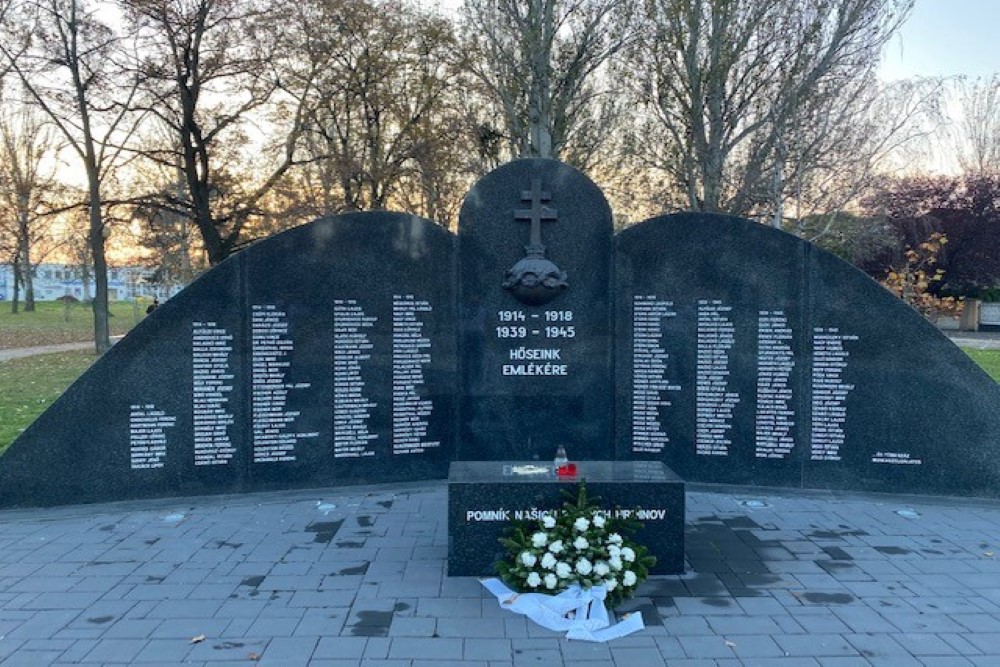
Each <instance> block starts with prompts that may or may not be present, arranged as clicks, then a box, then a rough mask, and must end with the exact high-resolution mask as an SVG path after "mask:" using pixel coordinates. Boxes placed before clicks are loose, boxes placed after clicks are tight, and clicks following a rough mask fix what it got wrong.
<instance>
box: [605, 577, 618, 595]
mask: <svg viewBox="0 0 1000 667" xmlns="http://www.w3.org/2000/svg"><path fill="white" fill-rule="evenodd" d="M617 586H618V582H617V581H615V580H614V578H611V579H608V580H607V581H605V582H604V588H605V589H607V591H608V592H609V593H610V592H611V591H613V590H615V588H617Z"/></svg>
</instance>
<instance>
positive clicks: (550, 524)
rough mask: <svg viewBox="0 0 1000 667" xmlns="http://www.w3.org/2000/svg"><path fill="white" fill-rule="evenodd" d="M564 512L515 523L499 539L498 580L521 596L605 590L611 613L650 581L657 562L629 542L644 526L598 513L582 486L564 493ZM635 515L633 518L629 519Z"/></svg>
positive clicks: (641, 547) (582, 483) (638, 545)
mask: <svg viewBox="0 0 1000 667" xmlns="http://www.w3.org/2000/svg"><path fill="white" fill-rule="evenodd" d="M563 494H564V495H566V496H567V498H568V499H567V501H566V502H564V503H563V506H562V509H559V510H555V511H552V512H548V513H545V514H543V515H542V517H541V518H540V519H538V520H529V521H514V522H512V525H511V526H509V527H508V528H507V529H506V532H507V534H508V537H502V538H500V542H501V544H503V545H504V546H505V547H507V551H508V559H506V560H503V561H500V562H499V563H497V566H496V570H497V574H498V575H499V577H500V579H501V580H502V581H503V582H504V583H505V584H507V585H508V586H510V587H511V588H512V589H514V590H516V591H518V592H521V593H551V594H553V595H555V594H558V593H560V592H561V591H564V590H566V589H567V588H569V587H570V586H572V585H573V584H578V585H579V586H580V587H581V588H583V589H588V588H591V587H592V586H600V585H604V586H605V587H606V590H607V593H608V595H607V602H608V606H609V608H614V607H615V606H616V605H618V604H619V603H620V602H621V601H622V600H624V599H625V598H628V597H630V596H631V595H632V594H633V593H634V592H635V589H636V588H637V587H638V586H639V584H641V583H642V582H643V581H644V580H645V579H646V577H647V576H648V575H649V568H651V567H653V565H655V564H656V558H655V557H654V556H651V555H649V554H648V552H647V549H646V547H644V546H642V545H640V544H637V543H636V542H634V541H632V540H631V539H629V538H628V537H627V536H628V535H631V534H632V533H634V532H635V531H636V530H637V529H639V528H641V527H642V524H641V523H640V522H639V521H638V520H636V519H634V518H631V516H629V517H622V516H620V515H619V513H618V512H609V511H606V510H602V509H601V508H600V507H599V506H598V504H597V502H596V501H597V500H599V499H598V498H588V497H587V486H586V482H585V481H581V482H580V485H579V488H578V490H577V492H576V494H573V493H572V492H568V491H563ZM632 515H634V513H632Z"/></svg>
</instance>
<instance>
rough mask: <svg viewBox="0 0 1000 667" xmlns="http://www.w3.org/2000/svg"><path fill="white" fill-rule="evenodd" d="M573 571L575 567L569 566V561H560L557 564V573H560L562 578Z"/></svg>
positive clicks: (559, 575)
mask: <svg viewBox="0 0 1000 667" xmlns="http://www.w3.org/2000/svg"><path fill="white" fill-rule="evenodd" d="M572 573H573V568H571V567H570V566H569V563H562V562H560V563H558V564H557V565H556V575H558V577H559V578H560V579H565V578H566V577H568V576H569V575H571V574H572Z"/></svg>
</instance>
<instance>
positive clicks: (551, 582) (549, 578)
mask: <svg viewBox="0 0 1000 667" xmlns="http://www.w3.org/2000/svg"><path fill="white" fill-rule="evenodd" d="M557 583H559V580H558V579H557V578H556V575H554V574H552V573H551V572H549V573H548V574H547V575H545V587H546V588H547V589H549V590H550V591H551V590H552V589H553V588H555V587H556V584H557Z"/></svg>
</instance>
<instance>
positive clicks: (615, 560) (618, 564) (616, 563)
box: [608, 556, 622, 572]
mask: <svg viewBox="0 0 1000 667" xmlns="http://www.w3.org/2000/svg"><path fill="white" fill-rule="evenodd" d="M608 565H610V566H611V569H612V570H615V571H616V572H617V571H618V570H620V569H622V559H621V558H619V557H618V556H612V557H611V558H609V559H608Z"/></svg>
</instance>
